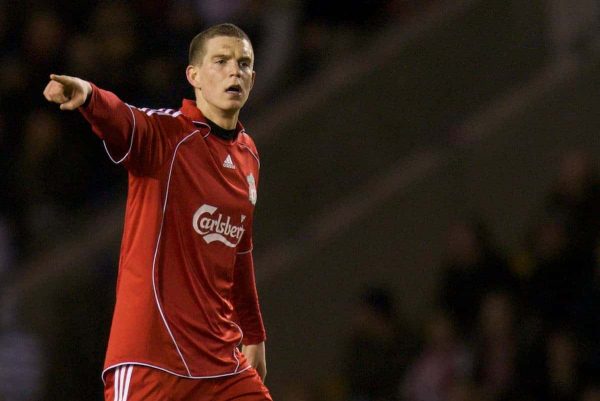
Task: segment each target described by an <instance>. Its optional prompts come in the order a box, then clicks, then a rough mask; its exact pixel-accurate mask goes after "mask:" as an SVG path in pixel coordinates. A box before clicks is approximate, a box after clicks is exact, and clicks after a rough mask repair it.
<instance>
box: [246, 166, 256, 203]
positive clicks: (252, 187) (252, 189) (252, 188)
mask: <svg viewBox="0 0 600 401" xmlns="http://www.w3.org/2000/svg"><path fill="white" fill-rule="evenodd" d="M246 180H247V181H248V188H249V189H248V199H249V200H250V203H252V204H253V205H256V181H255V180H254V176H253V175H252V173H250V174H248V175H247V176H246Z"/></svg>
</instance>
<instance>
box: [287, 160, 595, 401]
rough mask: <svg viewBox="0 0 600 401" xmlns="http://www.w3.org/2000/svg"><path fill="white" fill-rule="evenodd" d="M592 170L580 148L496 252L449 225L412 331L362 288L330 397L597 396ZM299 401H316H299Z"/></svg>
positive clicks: (385, 300) (498, 399)
mask: <svg viewBox="0 0 600 401" xmlns="http://www.w3.org/2000/svg"><path fill="white" fill-rule="evenodd" d="M593 166H594V164H593V160H592V159H591V157H590V156H589V155H588V154H586V153H585V152H583V151H573V152H570V153H568V154H566V155H565V156H564V158H563V160H562V163H561V166H560V169H559V172H558V175H557V177H556V180H555V184H554V186H553V188H551V190H550V191H549V193H548V194H547V196H546V198H545V202H544V204H543V205H540V213H539V215H538V216H533V217H532V224H531V227H530V229H529V230H528V232H526V233H524V234H523V235H524V238H523V241H522V247H521V248H520V249H518V250H512V252H504V251H502V250H501V249H500V248H499V247H498V246H497V244H496V243H495V242H494V240H493V238H492V235H491V231H492V230H491V229H490V228H489V227H487V226H486V225H485V224H484V223H483V222H482V221H481V220H480V219H478V218H469V219H464V220H460V221H457V222H456V223H455V224H453V225H452V226H451V227H450V228H449V230H448V233H447V242H446V244H447V245H446V251H445V255H444V259H443V260H444V262H443V265H442V266H441V269H440V275H439V277H438V279H439V285H438V290H437V304H436V308H435V311H434V312H433V313H432V314H431V315H430V316H429V317H428V318H426V319H425V325H424V328H423V330H422V332H420V333H414V332H413V333H411V332H410V331H409V330H407V325H406V324H405V323H403V321H402V318H401V316H398V313H396V312H395V310H396V308H395V306H394V301H393V293H391V292H390V291H389V290H388V289H385V288H377V287H374V288H368V289H367V290H365V292H364V293H363V294H362V295H361V298H360V305H361V306H360V308H358V312H357V314H356V317H357V318H356V324H355V327H354V331H353V335H352V337H351V338H350V339H349V340H348V344H347V347H346V350H347V351H346V354H345V358H344V363H343V364H342V365H343V366H344V367H345V369H346V370H345V372H344V374H343V380H342V386H341V388H342V390H341V391H340V392H338V395H340V394H343V396H340V397H339V398H338V399H340V400H342V399H343V400H352V401H388V400H406V401H479V400H483V401H513V400H514V401H528V400H535V401H598V400H600V341H599V340H600V176H599V175H598V172H597V171H596V170H595V168H594V167H593ZM507 218H510V216H508V217H507ZM524 225H525V224H524ZM309 399H310V400H312V399H318V400H321V398H319V397H316V398H315V397H313V398H311V397H310V396H309V395H308V393H307V394H305V395H304V398H302V397H298V398H297V400H298V401H300V400H309ZM328 399H333V398H331V397H329V398H328Z"/></svg>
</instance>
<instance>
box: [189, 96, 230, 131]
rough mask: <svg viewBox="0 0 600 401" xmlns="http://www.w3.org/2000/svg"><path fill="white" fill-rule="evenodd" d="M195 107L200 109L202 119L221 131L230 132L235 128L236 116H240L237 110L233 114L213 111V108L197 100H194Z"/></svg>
mask: <svg viewBox="0 0 600 401" xmlns="http://www.w3.org/2000/svg"><path fill="white" fill-rule="evenodd" d="M196 107H198V109H200V111H201V112H202V115H203V116H204V117H206V118H208V119H209V120H211V121H212V122H214V123H215V124H217V125H218V126H219V127H221V128H223V129H226V130H230V129H235V127H237V123H238V116H239V114H240V111H239V110H236V111H233V112H225V111H222V110H214V108H212V107H210V106H209V105H208V104H205V103H202V102H200V101H199V100H196Z"/></svg>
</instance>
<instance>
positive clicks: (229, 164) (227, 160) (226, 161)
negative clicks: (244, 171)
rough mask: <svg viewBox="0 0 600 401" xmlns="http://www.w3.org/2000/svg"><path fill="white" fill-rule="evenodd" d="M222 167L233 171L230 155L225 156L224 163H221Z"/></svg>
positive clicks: (233, 165) (233, 166)
mask: <svg viewBox="0 0 600 401" xmlns="http://www.w3.org/2000/svg"><path fill="white" fill-rule="evenodd" d="M223 167H227V168H230V169H235V164H233V160H231V155H227V157H226V158H225V161H224V162H223Z"/></svg>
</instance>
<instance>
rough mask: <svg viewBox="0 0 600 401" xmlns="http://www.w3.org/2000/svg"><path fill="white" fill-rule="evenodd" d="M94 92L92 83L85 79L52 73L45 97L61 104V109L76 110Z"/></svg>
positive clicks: (45, 90)
mask: <svg viewBox="0 0 600 401" xmlns="http://www.w3.org/2000/svg"><path fill="white" fill-rule="evenodd" d="M91 93H92V85H90V83H89V82H87V81H84V80H83V79H80V78H76V77H70V76H68V75H54V74H51V75H50V82H48V85H46V88H45V89H44V97H45V98H46V100H48V101H49V102H53V103H57V104H59V105H60V109H61V110H75V109H76V108H78V107H79V106H81V105H82V104H84V103H85V101H86V99H87V98H88V96H89V95H90V94H91Z"/></svg>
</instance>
